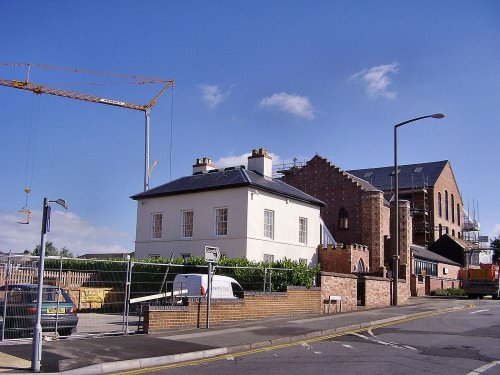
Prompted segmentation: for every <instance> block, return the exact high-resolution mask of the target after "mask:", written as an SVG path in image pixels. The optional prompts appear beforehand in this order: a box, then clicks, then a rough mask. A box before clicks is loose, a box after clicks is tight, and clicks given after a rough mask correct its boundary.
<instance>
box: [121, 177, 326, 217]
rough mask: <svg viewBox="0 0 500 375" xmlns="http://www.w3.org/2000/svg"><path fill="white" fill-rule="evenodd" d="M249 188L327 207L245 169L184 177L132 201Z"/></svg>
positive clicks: (299, 191)
mask: <svg viewBox="0 0 500 375" xmlns="http://www.w3.org/2000/svg"><path fill="white" fill-rule="evenodd" d="M245 186H247V187H254V188H256V189H260V190H264V191H267V192H271V193H274V194H277V195H280V196H283V197H286V198H292V199H295V200H298V201H302V202H306V203H310V204H314V205H316V206H321V207H323V206H325V203H323V202H322V201H321V200H319V199H316V198H314V197H313V196H311V195H309V194H306V193H304V192H303V191H301V190H299V189H296V188H294V187H293V186H290V185H288V184H286V183H284V182H283V181H280V180H277V179H271V178H267V177H264V176H262V175H261V174H259V173H257V172H254V171H250V170H246V169H245V168H244V167H237V168H226V169H223V170H219V169H216V170H213V171H209V172H207V173H199V174H195V175H192V176H185V177H181V178H178V179H177V180H174V181H171V182H168V183H166V184H163V185H160V186H157V187H155V188H153V189H150V190H148V191H146V192H142V193H138V194H135V195H133V196H132V197H131V198H132V199H134V200H139V199H147V198H153V197H163V196H169V195H180V194H189V193H197V192H202V191H209V190H221V189H232V188H237V187H245Z"/></svg>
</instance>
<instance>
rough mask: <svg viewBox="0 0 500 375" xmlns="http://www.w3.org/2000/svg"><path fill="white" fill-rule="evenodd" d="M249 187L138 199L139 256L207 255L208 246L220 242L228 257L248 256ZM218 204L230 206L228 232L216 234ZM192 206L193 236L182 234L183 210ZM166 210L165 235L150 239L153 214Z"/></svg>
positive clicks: (137, 233) (220, 206)
mask: <svg viewBox="0 0 500 375" xmlns="http://www.w3.org/2000/svg"><path fill="white" fill-rule="evenodd" d="M247 196H248V193H247V188H246V187H243V188H237V189H226V190H217V191H207V192H200V193H192V194H182V195H173V196H168V197H159V198H150V199H144V200H142V201H141V200H140V201H138V202H137V229H136V244H135V251H136V257H138V258H143V257H149V256H151V255H156V254H158V255H161V256H164V257H170V255H171V253H172V252H174V257H179V256H180V255H181V254H182V253H190V254H191V255H192V256H204V254H205V246H217V247H219V249H220V251H221V253H225V254H227V255H228V256H229V257H236V258H240V257H244V256H246V254H245V252H246V231H247V227H246V212H247V207H246V206H247ZM215 208H227V209H228V235H227V236H216V235H215ZM186 210H192V211H194V215H193V237H190V238H182V233H181V229H182V225H181V223H182V211H186ZM156 212H161V213H162V214H163V226H162V229H163V230H162V238H161V239H151V214H152V213H156Z"/></svg>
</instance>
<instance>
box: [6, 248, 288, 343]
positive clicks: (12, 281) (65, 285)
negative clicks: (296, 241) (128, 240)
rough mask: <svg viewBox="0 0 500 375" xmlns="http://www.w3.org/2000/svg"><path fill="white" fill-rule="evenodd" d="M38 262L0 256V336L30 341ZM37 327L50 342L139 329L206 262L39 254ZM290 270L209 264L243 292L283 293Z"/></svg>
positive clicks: (203, 271)
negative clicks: (149, 309)
mask: <svg viewBox="0 0 500 375" xmlns="http://www.w3.org/2000/svg"><path fill="white" fill-rule="evenodd" d="M38 261H39V258H38V257H34V256H29V255H5V256H1V257H0V334H1V335H0V338H1V340H2V341H4V340H8V339H19V338H30V337H32V336H33V325H34V321H35V313H36V299H37V298H36V295H37V293H36V291H37V290H38V285H37V283H38ZM44 269H45V270H44V275H43V285H44V286H43V288H44V289H43V294H42V295H43V299H42V312H41V313H42V317H41V323H42V330H43V334H44V335H49V336H52V337H58V336H68V335H73V336H77V335H85V336H87V335H102V334H128V333H132V332H141V331H142V324H143V316H142V311H143V310H144V306H145V305H166V304H173V303H175V302H176V299H175V298H174V297H175V296H174V280H175V277H176V276H177V275H181V274H203V275H206V274H207V272H208V267H207V265H185V264H174V263H172V261H170V262H168V263H148V262H140V261H136V260H133V259H132V260H131V259H123V260H98V259H79V258H63V257H46V259H45V266H44ZM290 271H292V270H291V269H284V268H271V267H268V268H266V267H264V268H262V267H231V266H214V274H215V275H221V276H229V277H231V278H233V279H235V280H236V281H237V282H238V283H239V284H240V285H241V287H242V288H243V290H245V291H260V292H274V291H284V290H286V286H287V285H288V284H289V279H290V278H289V276H290Z"/></svg>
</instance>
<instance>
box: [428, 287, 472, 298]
mask: <svg viewBox="0 0 500 375" xmlns="http://www.w3.org/2000/svg"><path fill="white" fill-rule="evenodd" d="M431 295H432V296H444V297H462V296H465V292H464V290H463V289H460V288H448V289H435V290H433V291H431Z"/></svg>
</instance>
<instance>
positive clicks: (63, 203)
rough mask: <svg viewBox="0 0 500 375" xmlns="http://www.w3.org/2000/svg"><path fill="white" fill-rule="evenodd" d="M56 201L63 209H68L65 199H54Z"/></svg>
mask: <svg viewBox="0 0 500 375" xmlns="http://www.w3.org/2000/svg"><path fill="white" fill-rule="evenodd" d="M56 203H57V204H58V205H60V206H62V207H64V208H65V209H68V203H66V201H65V200H64V199H61V198H59V199H57V200H56Z"/></svg>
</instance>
